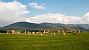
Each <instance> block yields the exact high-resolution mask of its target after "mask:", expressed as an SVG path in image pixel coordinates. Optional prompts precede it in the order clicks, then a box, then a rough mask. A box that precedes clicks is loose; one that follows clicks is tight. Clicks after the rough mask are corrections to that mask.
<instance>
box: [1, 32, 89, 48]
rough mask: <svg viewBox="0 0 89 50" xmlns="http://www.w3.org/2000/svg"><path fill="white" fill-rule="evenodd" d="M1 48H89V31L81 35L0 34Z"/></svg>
mask: <svg viewBox="0 0 89 50" xmlns="http://www.w3.org/2000/svg"><path fill="white" fill-rule="evenodd" d="M0 50H89V33H87V32H85V33H81V34H80V35H79V36H77V35H72V34H68V35H66V36H63V35H56V36H36V35H35V36H29V35H13V34H0Z"/></svg>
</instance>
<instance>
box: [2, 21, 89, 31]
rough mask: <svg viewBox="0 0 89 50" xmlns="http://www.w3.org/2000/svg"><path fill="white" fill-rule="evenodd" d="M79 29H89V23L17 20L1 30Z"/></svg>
mask: <svg viewBox="0 0 89 50" xmlns="http://www.w3.org/2000/svg"><path fill="white" fill-rule="evenodd" d="M69 28H71V29H79V30H81V31H89V24H61V23H40V24H36V23H30V22H16V23H12V24H10V25H7V26H4V27H0V30H46V29H50V30H52V29H53V30H56V29H69Z"/></svg>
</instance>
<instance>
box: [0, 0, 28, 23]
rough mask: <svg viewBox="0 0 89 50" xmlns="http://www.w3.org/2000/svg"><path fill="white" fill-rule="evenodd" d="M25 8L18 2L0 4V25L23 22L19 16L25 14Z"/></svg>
mask: <svg viewBox="0 0 89 50" xmlns="http://www.w3.org/2000/svg"><path fill="white" fill-rule="evenodd" d="M27 13H29V11H27V8H26V6H25V5H23V4H21V3H20V2H17V1H13V2H0V25H6V24H10V23H14V22H19V21H23V20H24V18H23V17H20V16H21V15H24V14H27Z"/></svg>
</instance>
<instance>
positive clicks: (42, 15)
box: [0, 0, 89, 26]
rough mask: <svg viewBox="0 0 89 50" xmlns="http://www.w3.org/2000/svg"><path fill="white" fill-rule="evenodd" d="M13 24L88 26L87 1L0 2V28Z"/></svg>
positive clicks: (1, 0)
mask: <svg viewBox="0 0 89 50" xmlns="http://www.w3.org/2000/svg"><path fill="white" fill-rule="evenodd" d="M15 22H32V23H42V22H47V23H64V24H89V0H0V26H5V25H9V24H11V23H15Z"/></svg>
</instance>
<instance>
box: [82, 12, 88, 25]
mask: <svg viewBox="0 0 89 50" xmlns="http://www.w3.org/2000/svg"><path fill="white" fill-rule="evenodd" d="M82 20H83V21H84V22H85V23H88V24H89V12H88V13H86V14H85V15H84V16H83V17H82Z"/></svg>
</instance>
